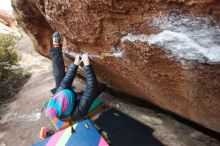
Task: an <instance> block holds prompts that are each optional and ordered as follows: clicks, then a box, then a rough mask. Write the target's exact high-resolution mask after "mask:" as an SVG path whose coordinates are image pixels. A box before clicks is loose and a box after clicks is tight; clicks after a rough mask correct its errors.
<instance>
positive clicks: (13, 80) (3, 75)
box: [0, 35, 30, 103]
mask: <svg viewBox="0 0 220 146" xmlns="http://www.w3.org/2000/svg"><path fill="white" fill-rule="evenodd" d="M17 41H18V39H17V38H16V37H14V36H12V35H0V98H3V99H4V98H6V97H10V96H13V95H14V94H15V93H16V91H18V88H19V87H21V86H20V85H19V83H21V82H23V81H24V79H26V78H28V77H30V75H29V74H28V73H24V72H23V71H22V69H20V68H19V66H18V61H19V56H18V55H17V53H16V52H15V50H14V46H15V44H16V42H17ZM0 103H1V102H0Z"/></svg>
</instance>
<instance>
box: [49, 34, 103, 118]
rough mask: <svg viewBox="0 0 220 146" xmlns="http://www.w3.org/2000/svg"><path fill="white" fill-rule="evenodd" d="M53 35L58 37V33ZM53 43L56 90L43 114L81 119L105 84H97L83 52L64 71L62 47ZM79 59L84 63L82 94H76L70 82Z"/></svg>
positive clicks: (51, 50)
mask: <svg viewBox="0 0 220 146" xmlns="http://www.w3.org/2000/svg"><path fill="white" fill-rule="evenodd" d="M53 37H59V35H58V36H53ZM53 43H54V42H53ZM54 44H55V45H54V47H53V48H51V49H50V53H51V59H52V64H53V72H54V77H55V81H56V86H57V90H56V93H55V94H54V96H53V97H52V98H51V99H50V101H49V103H48V105H47V108H46V112H45V114H46V116H47V117H48V118H52V117H58V119H60V120H62V121H70V120H72V121H78V120H82V119H83V118H84V117H85V116H86V115H87V113H88V112H89V108H90V106H91V105H92V103H93V101H94V100H95V99H96V97H98V95H99V94H100V93H101V92H102V91H104V89H105V86H104V85H102V86H100V85H99V84H98V82H97V79H96V76H95V73H94V71H93V68H92V66H91V65H90V61H89V57H88V55H87V54H83V55H82V56H81V57H80V56H79V55H77V56H76V57H75V61H74V63H73V64H71V65H70V66H69V69H68V71H67V72H66V73H65V71H64V63H63V58H62V48H61V46H59V44H58V45H57V44H56V42H55V43H54ZM81 58H82V59H81ZM81 61H82V62H83V64H84V67H83V68H84V73H85V78H86V89H85V91H83V92H82V94H77V93H76V92H74V91H73V87H72V83H73V80H74V77H75V75H76V73H77V69H78V66H79V65H80V63H81ZM77 99H78V100H77Z"/></svg>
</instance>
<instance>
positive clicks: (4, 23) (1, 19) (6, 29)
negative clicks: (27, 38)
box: [0, 10, 19, 36]
mask: <svg viewBox="0 0 220 146" xmlns="http://www.w3.org/2000/svg"><path fill="white" fill-rule="evenodd" d="M16 26H17V21H16V19H15V18H14V17H13V15H12V10H11V11H10V10H8V11H5V10H0V33H1V34H9V33H11V34H14V35H17V36H19V33H18V31H17V30H16Z"/></svg>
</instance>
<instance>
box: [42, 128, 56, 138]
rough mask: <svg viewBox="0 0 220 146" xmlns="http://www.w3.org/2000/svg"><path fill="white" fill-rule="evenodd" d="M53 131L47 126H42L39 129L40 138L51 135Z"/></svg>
mask: <svg viewBox="0 0 220 146" xmlns="http://www.w3.org/2000/svg"><path fill="white" fill-rule="evenodd" d="M53 134H54V132H53V131H50V130H49V129H48V128H46V127H42V128H41V130H40V138H41V139H45V138H47V137H49V136H51V135H53Z"/></svg>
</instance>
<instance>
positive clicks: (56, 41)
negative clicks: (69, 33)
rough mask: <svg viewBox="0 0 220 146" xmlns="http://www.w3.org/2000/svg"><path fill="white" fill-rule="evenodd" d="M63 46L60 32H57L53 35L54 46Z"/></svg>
mask: <svg viewBox="0 0 220 146" xmlns="http://www.w3.org/2000/svg"><path fill="white" fill-rule="evenodd" d="M61 45H62V38H61V34H60V33H59V32H55V33H54V34H53V46H54V47H61Z"/></svg>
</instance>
